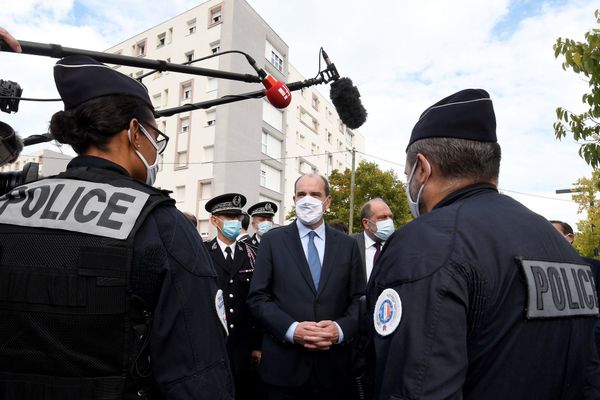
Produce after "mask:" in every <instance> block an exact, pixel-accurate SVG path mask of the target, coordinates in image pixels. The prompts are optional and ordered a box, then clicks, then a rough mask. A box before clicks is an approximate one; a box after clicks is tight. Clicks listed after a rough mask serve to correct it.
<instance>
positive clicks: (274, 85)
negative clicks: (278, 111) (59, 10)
mask: <svg viewBox="0 0 600 400" xmlns="http://www.w3.org/2000/svg"><path fill="white" fill-rule="evenodd" d="M262 84H263V85H265V88H266V90H265V94H266V96H267V99H268V100H269V103H271V104H272V105H273V107H276V108H286V107H287V106H289V105H290V102H291V101H292V93H290V89H288V87H287V86H286V85H285V84H284V83H283V82H281V81H278V80H277V79H275V78H273V76H272V75H267V77H266V78H265V79H263V81H262Z"/></svg>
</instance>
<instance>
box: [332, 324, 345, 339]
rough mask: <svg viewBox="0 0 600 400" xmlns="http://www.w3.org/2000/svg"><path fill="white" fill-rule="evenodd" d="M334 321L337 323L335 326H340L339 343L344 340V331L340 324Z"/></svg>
mask: <svg viewBox="0 0 600 400" xmlns="http://www.w3.org/2000/svg"><path fill="white" fill-rule="evenodd" d="M333 323H334V324H335V326H337V328H338V333H339V336H340V337H339V339H338V344H340V343H342V342H343V341H344V331H343V330H342V328H341V327H340V325H339V324H338V323H337V322H335V321H333Z"/></svg>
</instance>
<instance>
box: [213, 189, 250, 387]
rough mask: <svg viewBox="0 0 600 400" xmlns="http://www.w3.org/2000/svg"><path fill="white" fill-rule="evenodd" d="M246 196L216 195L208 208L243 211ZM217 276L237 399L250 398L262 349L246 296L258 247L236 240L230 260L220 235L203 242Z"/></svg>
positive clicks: (232, 212)
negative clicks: (255, 361)
mask: <svg viewBox="0 0 600 400" xmlns="http://www.w3.org/2000/svg"><path fill="white" fill-rule="evenodd" d="M245 202H246V200H245V197H244V196H242V195H241V194H237V193H229V194H225V195H220V196H217V197H215V198H213V199H211V200H209V201H208V202H207V203H206V207H205V208H206V210H207V211H209V212H210V213H211V214H213V215H217V216H218V215H219V214H227V215H241V212H242V211H241V207H243V205H244V203H245ZM204 244H205V246H206V249H207V250H208V252H209V254H210V255H211V258H212V260H213V263H214V265H215V270H216V272H217V276H218V285H219V288H221V289H222V290H223V298H224V302H225V314H226V319H227V329H228V332H229V336H228V338H227V353H228V355H229V360H230V363H231V371H232V374H233V378H234V382H235V385H236V398H237V399H251V398H253V396H254V391H255V389H254V386H255V384H256V382H254V381H255V380H256V377H255V374H253V370H254V369H255V366H254V365H252V359H251V353H252V351H254V350H260V336H261V333H260V331H259V330H258V329H257V327H256V324H255V322H254V319H253V318H252V315H251V314H250V309H249V308H248V305H247V304H246V297H247V296H248V290H249V288H250V280H251V279H252V274H253V272H254V264H255V261H256V253H255V250H254V249H253V248H252V247H251V246H250V245H248V244H247V243H244V242H236V243H234V249H235V251H234V254H233V262H232V263H231V264H228V263H227V261H226V260H225V257H224V255H223V251H222V250H221V248H220V246H219V244H218V242H217V238H216V237H215V238H214V239H213V240H211V241H208V242H204Z"/></svg>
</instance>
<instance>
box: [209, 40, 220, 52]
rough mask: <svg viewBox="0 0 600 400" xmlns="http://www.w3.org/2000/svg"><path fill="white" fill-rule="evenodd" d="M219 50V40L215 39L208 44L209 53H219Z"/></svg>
mask: <svg viewBox="0 0 600 400" xmlns="http://www.w3.org/2000/svg"><path fill="white" fill-rule="evenodd" d="M220 52H221V42H220V41H216V42H213V43H211V44H210V54H219V53H220Z"/></svg>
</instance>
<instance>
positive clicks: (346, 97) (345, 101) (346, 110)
mask: <svg viewBox="0 0 600 400" xmlns="http://www.w3.org/2000/svg"><path fill="white" fill-rule="evenodd" d="M321 54H322V55H323V59H324V60H325V63H326V64H327V68H330V69H332V70H333V71H334V73H335V75H338V74H337V69H336V68H335V64H333V63H332V62H331V60H330V59H329V56H328V55H327V53H325V50H321ZM338 76H339V75H338ZM329 97H330V98H331V102H332V103H333V105H334V107H335V110H336V111H337V113H338V115H339V116H340V119H341V120H342V122H343V123H344V124H346V126H347V127H348V128H350V129H356V128H358V127H360V126H361V125H362V124H364V123H365V121H366V120H367V110H366V109H365V107H364V106H363V105H362V102H361V101H360V92H359V91H358V88H357V87H356V86H354V84H353V83H352V80H351V79H350V78H339V79H336V80H334V81H333V82H332V83H331V89H330V91H329Z"/></svg>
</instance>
